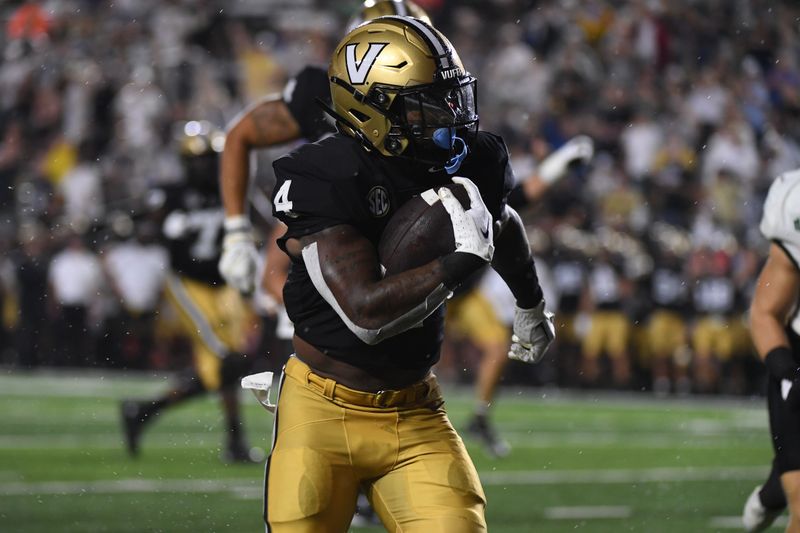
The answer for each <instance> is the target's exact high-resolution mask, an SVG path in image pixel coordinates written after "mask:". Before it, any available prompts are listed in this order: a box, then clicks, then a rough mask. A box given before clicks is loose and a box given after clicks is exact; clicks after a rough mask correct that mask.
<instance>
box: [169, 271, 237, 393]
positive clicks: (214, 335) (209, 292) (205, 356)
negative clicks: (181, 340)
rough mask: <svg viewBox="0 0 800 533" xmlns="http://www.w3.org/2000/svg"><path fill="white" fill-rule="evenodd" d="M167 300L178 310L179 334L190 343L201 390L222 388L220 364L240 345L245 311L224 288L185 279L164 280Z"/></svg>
mask: <svg viewBox="0 0 800 533" xmlns="http://www.w3.org/2000/svg"><path fill="white" fill-rule="evenodd" d="M167 298H168V300H169V301H170V303H171V304H172V305H173V306H174V307H175V309H177V310H178V316H179V318H180V323H181V326H182V329H183V332H184V333H185V334H186V335H187V336H188V337H189V339H190V340H191V342H192V357H193V359H194V366H195V369H196V370H197V374H198V376H200V380H201V381H202V383H203V386H204V387H205V388H206V389H207V390H210V391H215V390H217V389H219V388H220V385H221V384H222V378H221V373H220V371H221V368H222V360H223V359H224V358H225V357H226V356H227V354H228V352H232V351H239V350H241V348H242V345H243V344H244V342H243V341H244V323H245V307H244V305H243V303H242V300H241V297H240V296H239V293H238V292H237V291H236V290H235V289H234V288H232V287H229V286H227V285H220V286H216V287H215V286H211V285H207V284H205V283H201V282H199V281H195V280H193V279H190V278H187V277H185V276H175V275H170V276H168V278H167Z"/></svg>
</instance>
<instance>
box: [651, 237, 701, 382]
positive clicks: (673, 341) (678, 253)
mask: <svg viewBox="0 0 800 533" xmlns="http://www.w3.org/2000/svg"><path fill="white" fill-rule="evenodd" d="M655 233H656V234H657V238H655V239H653V240H654V241H655V242H654V243H653V250H652V253H653V263H654V266H653V271H652V272H651V273H650V276H649V280H648V282H649V283H648V287H647V288H648V290H649V294H650V298H649V300H650V302H652V309H651V311H650V313H649V317H648V320H647V326H646V328H647V333H646V335H647V344H648V348H649V355H650V361H649V362H650V372H651V377H652V386H653V391H654V392H655V393H656V394H659V395H664V394H667V393H669V392H670V391H671V390H672V387H673V385H674V387H675V391H676V392H678V393H680V394H688V393H689V392H690V383H691V381H690V380H689V376H688V367H689V359H690V358H691V353H690V352H689V346H688V337H687V332H686V327H687V326H686V318H685V317H686V316H687V315H688V313H689V311H690V310H691V305H690V301H689V295H690V292H689V287H688V286H687V284H686V282H685V281H684V280H685V277H686V273H685V263H686V257H687V255H688V252H689V250H688V247H689V246H690V243H689V239H688V237H687V236H686V235H685V234H684V232H681V231H680V230H678V229H677V228H674V227H671V226H667V225H665V224H663V223H662V224H660V226H658V227H657V230H656V231H655Z"/></svg>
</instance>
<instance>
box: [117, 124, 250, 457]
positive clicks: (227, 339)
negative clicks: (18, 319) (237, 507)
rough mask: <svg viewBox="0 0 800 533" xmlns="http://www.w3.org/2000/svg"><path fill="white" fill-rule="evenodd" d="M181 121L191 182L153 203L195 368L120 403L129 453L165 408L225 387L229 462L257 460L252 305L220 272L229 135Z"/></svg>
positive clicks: (162, 191)
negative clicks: (249, 423)
mask: <svg viewBox="0 0 800 533" xmlns="http://www.w3.org/2000/svg"><path fill="white" fill-rule="evenodd" d="M179 126H180V127H181V133H180V145H179V151H180V154H181V161H182V163H183V167H184V172H185V182H184V183H181V184H178V185H174V186H168V187H162V188H159V189H154V190H152V191H150V193H149V198H148V207H149V208H151V209H154V210H155V211H156V212H157V213H159V214H160V216H161V217H162V218H161V220H162V222H163V224H162V230H163V231H162V233H163V237H164V241H165V243H166V246H167V249H168V251H169V256H170V273H169V275H168V276H167V297H168V299H169V301H170V303H171V304H172V306H173V307H174V308H175V310H176V311H177V312H178V315H179V319H180V323H181V329H182V333H183V334H184V335H186V336H187V337H188V338H189V339H190V341H191V345H192V358H193V365H192V368H191V369H188V370H187V371H186V372H183V373H181V375H180V377H179V379H178V380H177V381H176V383H175V385H174V386H173V388H172V389H170V390H168V391H166V392H165V393H164V394H163V395H161V396H159V397H157V398H154V399H151V400H140V401H134V400H126V401H124V402H123V403H122V419H123V428H124V431H125V438H126V444H127V447H128V451H129V453H130V454H131V455H133V456H136V455H138V453H139V445H140V441H141V436H142V430H143V429H144V428H145V427H146V426H149V425H150V423H151V422H153V421H154V420H155V419H156V418H157V417H158V416H159V415H160V414H161V413H162V412H163V411H164V410H165V409H168V408H171V407H174V406H176V405H178V404H180V403H182V402H184V401H186V400H189V399H191V398H194V397H197V396H199V395H202V394H205V393H206V392H219V393H220V396H221V400H222V406H223V414H224V417H225V426H226V430H227V439H226V440H227V442H226V446H225V449H224V451H223V453H222V457H223V459H224V460H225V461H228V462H251V461H253V462H255V461H257V460H258V459H259V458H258V457H257V456H256V455H252V456H251V449H250V448H249V446H247V445H246V441H245V438H244V429H243V426H242V421H241V417H240V414H239V400H238V398H239V378H241V377H242V375H243V374H245V373H246V372H247V371H248V370H250V366H251V361H253V359H252V358H247V356H246V355H245V354H243V353H242V350H243V348H244V341H245V339H246V337H245V335H244V331H245V329H244V326H245V321H246V307H245V305H244V303H243V302H242V301H241V298H240V296H239V294H238V293H237V291H236V290H234V289H232V288H230V287H227V286H226V285H225V284H224V283H223V282H222V279H221V278H220V276H219V273H218V272H217V262H218V261H219V255H220V244H221V241H222V220H223V212H222V206H221V205H220V200H219V187H218V184H217V164H218V156H219V152H220V151H222V147H223V144H224V142H225V134H224V133H223V132H222V131H221V130H219V129H216V128H214V127H213V125H211V124H210V123H208V122H205V121H189V122H186V123H184V124H180V125H179ZM253 451H254V450H253ZM262 458H263V455H262Z"/></svg>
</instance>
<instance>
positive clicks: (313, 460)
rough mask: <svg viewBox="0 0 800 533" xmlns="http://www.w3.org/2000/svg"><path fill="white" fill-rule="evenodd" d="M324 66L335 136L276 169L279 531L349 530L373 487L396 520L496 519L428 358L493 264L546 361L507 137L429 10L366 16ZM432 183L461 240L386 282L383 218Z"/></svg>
mask: <svg viewBox="0 0 800 533" xmlns="http://www.w3.org/2000/svg"><path fill="white" fill-rule="evenodd" d="M328 76H329V79H330V90H331V100H332V103H333V105H332V109H330V110H329V112H330V113H331V115H332V116H333V117H334V118H335V119H336V122H337V126H338V129H339V133H337V134H335V135H333V136H331V137H328V138H327V139H324V140H322V141H319V142H317V143H314V144H306V145H304V146H302V147H300V148H299V149H297V150H296V151H295V152H293V153H292V154H290V155H289V156H286V157H283V158H281V159H279V160H277V161H276V162H275V163H274V165H273V166H274V168H275V173H276V176H277V184H276V187H275V191H274V193H273V206H274V212H275V215H276V216H277V217H278V218H279V219H280V220H281V221H282V222H284V224H286V226H287V230H286V233H285V234H284V235H283V236H282V237H281V238H280V240H279V245H280V246H281V248H282V249H283V250H284V251H285V252H286V253H287V254H288V255H289V257H290V258H291V270H290V273H289V278H288V280H287V283H286V285H285V287H284V302H285V305H286V309H287V311H288V313H289V316H290V318H291V319H292V322H293V323H294V325H295V336H294V339H293V341H294V348H295V355H294V356H293V357H291V358H290V359H289V361H288V363H287V364H286V367H285V370H284V373H283V375H282V377H281V385H280V390H279V397H278V407H277V411H276V416H275V429H274V430H273V446H272V452H271V454H270V458H269V460H268V462H267V471H266V487H265V488H266V494H265V496H266V497H265V500H266V501H265V510H264V513H265V520H266V522H267V526H268V528H269V530H272V531H288V530H292V531H344V530H346V528H347V526H348V524H349V523H350V519H351V517H352V515H353V512H354V510H355V505H356V495H357V493H358V490H359V488H361V489H363V490H365V491H366V493H367V495H368V496H369V498H370V501H371V503H372V505H373V507H374V508H375V510H376V511H377V513H378V515H379V516H380V518H381V520H382V522H383V524H384V526H386V528H387V529H389V530H404V531H416V530H423V529H424V530H426V531H485V530H486V522H485V518H484V507H485V496H484V493H483V489H482V488H481V486H480V481H479V479H478V476H477V472H476V471H475V468H474V466H473V464H472V461H471V460H470V458H469V455H468V454H467V452H466V450H465V448H464V445H463V443H462V441H461V439H460V438H459V436H458V435H457V433H456V432H455V430H454V429H453V427H452V425H451V424H450V422H449V420H448V418H447V414H446V412H445V410H444V409H443V403H444V402H443V400H442V396H441V392H440V390H439V387H438V384H437V382H436V378H435V377H434V375H433V374H432V373H431V372H430V368H431V367H432V366H433V365H434V364H435V363H436V361H437V359H438V357H439V348H440V343H441V334H442V322H443V309H442V304H443V303H444V302H445V300H446V299H447V298H448V297H449V295H450V294H451V293H452V291H453V289H454V288H456V287H457V286H458V284H459V283H460V282H461V281H462V280H463V279H465V277H466V276H468V275H469V274H471V273H472V272H474V271H475V270H477V269H479V268H481V267H482V266H483V265H485V264H487V263H491V264H492V266H493V267H494V268H495V269H496V270H497V271H498V273H499V274H500V275H501V277H502V278H503V279H504V281H505V282H506V283H507V284H508V285H509V287H510V289H511V291H512V293H513V294H514V296H515V298H516V313H515V320H514V334H515V336H516V340H515V342H514V344H513V345H512V349H511V354H512V356H513V357H516V358H519V359H521V360H524V361H528V362H537V361H539V360H540V359H541V358H542V357H543V355H544V352H545V351H546V349H547V347H548V346H549V345H550V343H551V342H552V340H553V337H554V328H553V323H552V315H550V314H549V313H548V312H546V311H545V309H544V306H545V303H544V301H543V298H542V291H541V288H540V287H539V283H538V278H537V275H536V270H535V267H534V264H533V259H532V257H531V253H530V248H529V246H528V242H527V239H526V237H525V232H524V229H523V227H522V224H521V222H520V219H519V217H518V215H517V214H516V212H514V211H513V210H512V209H511V208H510V207H508V206H507V205H506V202H505V197H506V195H507V193H508V190H509V188H510V184H511V180H512V178H513V174H512V171H511V169H510V167H509V165H508V152H507V149H506V147H505V144H504V143H503V141H502V139H500V138H499V137H497V136H496V135H493V134H490V133H486V132H479V131H478V130H477V126H478V115H477V111H476V102H475V86H476V80H475V78H473V77H472V76H470V75H469V74H468V73H467V72H466V71H465V70H464V67H463V65H462V63H461V60H460V59H459V57H458V54H457V53H456V51H455V50H454V49H453V47H452V45H451V44H450V43H449V41H448V40H447V39H446V38H445V37H444V36H443V35H442V34H441V33H439V32H438V31H437V30H435V29H434V28H432V27H431V26H430V25H429V24H427V23H425V22H423V21H420V20H418V19H413V18H407V17H382V18H379V19H376V20H373V21H370V22H368V23H365V24H363V25H361V26H359V27H358V28H356V29H355V30H353V31H352V32H350V33H349V34H348V35H347V36H346V37H345V38H344V40H343V41H342V42H341V43H340V44H339V46H338V47H337V48H336V51H335V52H334V55H333V58H332V62H331V66H330V68H329V71H328ZM451 180H452V181H454V182H456V183H458V184H461V185H463V186H464V187H465V188H466V190H467V192H468V193H469V198H470V205H469V207H468V208H467V209H464V208H463V207H462V206H461V204H460V203H459V202H458V201H457V200H456V199H455V197H454V196H453V195H452V193H450V191H449V190H447V189H445V188H443V187H442V186H443V185H446V184H449V183H451ZM426 190H429V192H426V193H425V194H426V197H427V198H428V199H429V201H430V202H442V204H443V206H444V208H445V209H446V210H447V212H448V214H449V215H450V219H451V223H452V226H453V233H454V237H455V241H456V250H455V251H454V252H452V253H449V254H447V255H445V256H443V257H440V258H438V259H436V260H434V261H431V262H430V263H427V264H425V265H423V266H421V267H419V268H416V269H413V270H410V271H407V272H404V273H400V274H397V275H393V276H390V277H387V278H384V277H383V275H382V270H381V267H380V264H379V262H378V258H377V252H376V249H377V244H378V241H379V240H380V238H381V233H382V230H383V228H384V227H385V225H386V223H387V222H388V220H389V219H390V218H391V215H392V214H393V213H394V212H395V211H396V210H397V208H398V207H400V206H401V205H403V203H405V202H406V201H407V200H409V199H410V198H411V197H413V196H414V195H418V194H421V193H423V192H424V191H426Z"/></svg>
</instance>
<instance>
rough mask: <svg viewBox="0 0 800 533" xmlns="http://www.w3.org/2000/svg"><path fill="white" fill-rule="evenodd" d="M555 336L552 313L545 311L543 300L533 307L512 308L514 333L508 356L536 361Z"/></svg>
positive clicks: (530, 361) (529, 361)
mask: <svg viewBox="0 0 800 533" xmlns="http://www.w3.org/2000/svg"><path fill="white" fill-rule="evenodd" d="M555 338H556V327H555V324H554V323H553V313H551V312H550V311H545V309H544V300H542V301H541V303H540V304H539V305H537V306H536V307H534V308H533V309H520V308H519V307H516V306H515V310H514V334H513V335H512V336H511V349H510V350H509V352H508V356H509V357H510V358H511V359H517V360H519V361H522V362H524V363H538V362H539V361H541V360H542V357H544V354H545V352H546V351H547V348H548V347H549V346H550V344H551V343H552V342H553V339H555Z"/></svg>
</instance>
